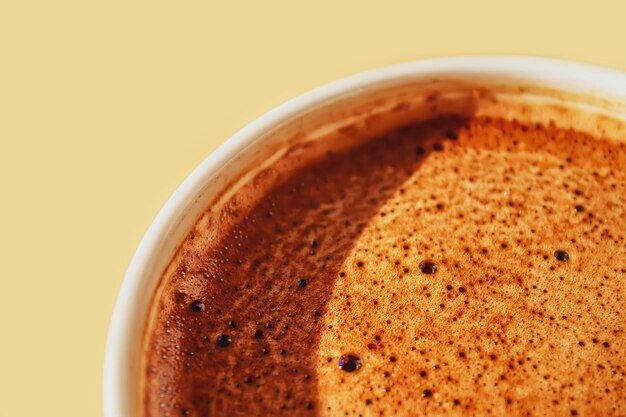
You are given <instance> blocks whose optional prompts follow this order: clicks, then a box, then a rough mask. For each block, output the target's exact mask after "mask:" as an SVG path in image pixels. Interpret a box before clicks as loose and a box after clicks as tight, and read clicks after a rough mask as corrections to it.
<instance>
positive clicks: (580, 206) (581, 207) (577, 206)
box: [574, 204, 585, 212]
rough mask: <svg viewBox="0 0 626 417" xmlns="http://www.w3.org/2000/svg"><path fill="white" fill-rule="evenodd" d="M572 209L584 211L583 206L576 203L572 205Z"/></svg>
mask: <svg viewBox="0 0 626 417" xmlns="http://www.w3.org/2000/svg"><path fill="white" fill-rule="evenodd" d="M574 209H576V211H578V212H581V211H585V207H584V206H582V205H580V204H578V205H576V207H574Z"/></svg>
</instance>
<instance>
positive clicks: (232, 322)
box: [228, 320, 239, 329]
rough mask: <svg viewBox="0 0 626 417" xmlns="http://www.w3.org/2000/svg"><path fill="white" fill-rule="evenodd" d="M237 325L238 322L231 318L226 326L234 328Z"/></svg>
mask: <svg viewBox="0 0 626 417" xmlns="http://www.w3.org/2000/svg"><path fill="white" fill-rule="evenodd" d="M238 325H239V323H237V322H236V321H235V320H231V321H229V322H228V327H230V328H231V329H236V328H237V326H238Z"/></svg>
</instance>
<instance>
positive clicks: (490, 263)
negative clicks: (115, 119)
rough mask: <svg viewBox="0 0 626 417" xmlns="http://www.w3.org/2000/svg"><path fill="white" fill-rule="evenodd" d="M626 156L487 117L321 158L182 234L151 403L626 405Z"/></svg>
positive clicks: (250, 412) (150, 383) (566, 134)
mask: <svg viewBox="0 0 626 417" xmlns="http://www.w3.org/2000/svg"><path fill="white" fill-rule="evenodd" d="M624 167H626V146H624V144H623V143H622V144H618V143H616V142H612V141H608V140H601V139H596V138H593V137H590V136H587V135H585V134H582V133H578V132H574V131H567V130H559V129H557V128H552V127H543V126H524V125H520V124H517V123H514V122H509V121H504V120H490V119H485V118H473V119H469V120H457V119H442V120H437V121H432V122H428V123H424V124H420V125H416V126H413V127H411V128H408V129H403V130H402V131H400V132H398V133H395V134H392V135H388V136H386V137H384V138H380V139H378V140H376V141H373V142H370V143H368V144H366V145H363V146H361V147H359V148H358V149H356V150H352V151H350V152H346V153H341V154H330V155H327V156H326V158H324V159H323V160H322V161H320V162H317V163H315V164H313V165H311V166H309V167H306V168H304V169H302V170H301V171H299V172H298V173H296V174H294V175H293V176H291V177H290V178H289V179H287V180H286V182H285V183H284V184H282V185H280V186H278V187H276V188H275V189H274V190H273V191H271V192H270V193H269V194H268V195H267V196H265V197H264V198H263V199H262V201H261V203H260V204H259V205H258V206H257V207H255V208H254V209H253V210H252V212H251V213H249V214H248V215H247V216H246V218H245V219H244V221H242V222H241V223H240V224H238V225H236V227H235V228H234V229H233V230H232V231H231V232H230V233H229V234H228V235H227V236H225V237H224V238H223V239H222V240H221V241H213V240H209V239H203V234H205V233H206V232H204V231H203V228H202V226H201V223H198V225H197V226H196V227H195V229H194V231H193V232H192V234H191V235H190V237H189V238H188V239H187V240H186V241H185V243H184V244H183V247H182V249H181V251H180V252H179V254H178V255H177V257H176V259H175V260H174V262H175V265H176V268H175V271H174V272H173V273H172V275H171V276H167V277H165V278H164V279H165V280H166V281H165V284H164V285H165V286H164V288H163V290H162V292H161V293H160V296H159V297H158V299H157V300H156V301H155V302H156V303H158V304H157V305H156V314H155V317H154V318H153V328H152V329H151V331H150V332H149V334H148V335H147V337H148V345H147V370H146V387H145V397H144V405H145V409H146V415H147V416H150V417H154V416H180V415H182V416H223V415H229V416H295V415H297V416H300V415H303V416H408V415H410V416H422V415H424V416H426V415H429V416H444V415H445V416H449V415H468V414H471V415H487V414H492V415H505V414H506V415H520V416H521V415H529V416H530V415H603V416H605V415H626V403H625V402H624V398H625V396H626V385H625V384H626V382H625V379H624V377H625V375H626V335H625V334H624V330H625V324H624V323H626V320H625V317H624V315H625V314H626V313H624V307H626V209H625V207H626V190H625V184H626V172H625V170H624Z"/></svg>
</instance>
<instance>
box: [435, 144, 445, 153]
mask: <svg viewBox="0 0 626 417" xmlns="http://www.w3.org/2000/svg"><path fill="white" fill-rule="evenodd" d="M433 151H436V152H441V151H443V145H442V144H441V143H435V144H434V145H433Z"/></svg>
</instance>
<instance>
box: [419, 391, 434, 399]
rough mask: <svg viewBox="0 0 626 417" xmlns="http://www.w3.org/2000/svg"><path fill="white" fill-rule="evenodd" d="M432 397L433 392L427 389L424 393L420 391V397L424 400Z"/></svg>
mask: <svg viewBox="0 0 626 417" xmlns="http://www.w3.org/2000/svg"><path fill="white" fill-rule="evenodd" d="M432 396H433V392H432V391H431V390H429V389H425V390H424V391H422V397H424V398H430V397H432Z"/></svg>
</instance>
